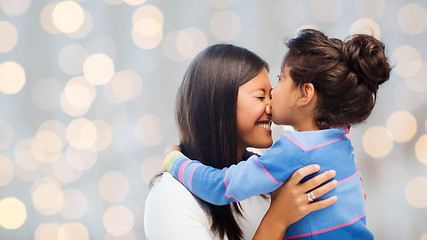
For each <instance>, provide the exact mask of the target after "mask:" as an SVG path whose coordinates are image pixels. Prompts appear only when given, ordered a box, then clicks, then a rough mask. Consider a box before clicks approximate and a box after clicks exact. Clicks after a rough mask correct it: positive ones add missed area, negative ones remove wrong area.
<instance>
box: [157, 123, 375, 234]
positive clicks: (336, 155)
mask: <svg viewBox="0 0 427 240" xmlns="http://www.w3.org/2000/svg"><path fill="white" fill-rule="evenodd" d="M314 163H316V164H319V165H320V167H321V168H320V171H319V173H321V172H324V171H326V170H330V169H334V170H336V172H337V174H336V176H335V179H337V181H338V185H337V187H336V188H335V189H334V190H332V191H331V192H329V193H327V194H325V195H324V196H322V197H320V198H318V199H316V200H319V199H320V200H321V199H326V198H328V197H330V196H334V195H336V196H337V197H338V200H337V201H336V202H335V203H334V204H332V205H331V206H329V207H327V208H325V209H321V210H318V211H314V212H312V213H310V214H308V215H306V216H305V217H304V218H302V219H301V220H300V221H298V222H296V223H294V224H292V225H291V226H290V227H289V228H288V229H287V231H286V234H285V236H284V238H283V239H312V240H315V239H316V240H317V239H319V240H320V239H346V240H351V239H363V240H369V239H374V237H373V235H372V233H371V232H370V231H369V230H368V229H367V227H366V213H365V205H364V196H363V189H362V186H361V182H360V173H359V170H358V169H357V168H356V166H355V162H354V156H353V147H352V145H351V142H350V140H349V139H348V138H347V137H346V130H345V129H344V128H332V129H327V130H319V131H307V132H295V131H286V132H284V133H283V135H282V136H281V138H280V139H279V140H278V141H277V142H276V143H275V144H274V145H273V146H272V147H271V148H270V149H269V150H267V151H266V153H265V154H264V155H263V156H258V155H252V156H251V157H250V158H248V159H247V160H246V161H241V162H239V163H238V164H237V165H232V166H230V167H229V168H223V169H222V170H220V169H215V168H212V167H210V166H206V165H203V164H201V163H200V162H198V161H192V160H189V159H188V158H187V157H185V156H184V155H182V154H181V153H179V152H173V153H171V154H169V155H168V156H167V157H166V159H165V162H164V168H165V169H166V170H168V171H169V172H170V173H171V174H172V175H173V176H174V177H175V178H177V179H178V180H179V181H180V182H181V183H182V184H184V186H185V187H186V188H187V189H189V190H190V191H191V192H192V193H194V194H195V195H196V196H198V197H200V198H201V199H203V200H205V201H207V202H210V203H212V204H216V205H225V204H228V203H230V202H235V201H241V200H244V199H246V198H249V197H251V196H254V195H258V194H264V193H270V192H272V191H274V190H275V189H277V188H279V187H280V186H281V185H282V184H283V183H284V182H286V180H287V179H288V178H289V177H290V176H291V175H292V173H293V172H294V171H295V170H297V169H299V168H301V167H303V166H307V165H310V164H314ZM310 177H312V176H310ZM307 179H308V178H307ZM307 179H303V181H305V180H307Z"/></svg>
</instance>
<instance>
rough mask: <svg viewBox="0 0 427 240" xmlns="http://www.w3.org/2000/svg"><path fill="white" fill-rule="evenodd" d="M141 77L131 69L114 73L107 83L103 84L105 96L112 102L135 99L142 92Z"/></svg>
mask: <svg viewBox="0 0 427 240" xmlns="http://www.w3.org/2000/svg"><path fill="white" fill-rule="evenodd" d="M142 87H143V83H142V79H141V76H139V74H138V73H136V72H135V71H133V70H123V71H119V72H117V73H116V74H114V77H113V78H112V79H111V81H110V82H109V83H108V84H105V85H104V86H103V90H104V95H105V97H106V98H107V99H108V100H109V101H111V102H113V103H123V102H127V101H131V100H135V99H136V98H137V97H139V96H140V94H141V92H142Z"/></svg>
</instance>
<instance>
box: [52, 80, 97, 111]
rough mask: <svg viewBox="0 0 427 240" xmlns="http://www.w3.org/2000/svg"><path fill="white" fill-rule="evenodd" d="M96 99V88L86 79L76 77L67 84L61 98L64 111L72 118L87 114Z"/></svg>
mask: <svg viewBox="0 0 427 240" xmlns="http://www.w3.org/2000/svg"><path fill="white" fill-rule="evenodd" d="M95 97H96V91H95V87H94V86H93V85H92V84H91V83H89V82H88V81H87V80H86V79H85V78H84V77H81V76H79V77H74V78H72V79H70V80H69V81H68V82H67V85H66V86H65V89H64V91H63V92H62V94H61V97H60V103H61V107H62V110H64V112H66V113H67V114H68V115H70V116H82V115H84V114H86V112H87V111H88V110H89V108H90V107H91V105H92V102H93V100H94V99H95Z"/></svg>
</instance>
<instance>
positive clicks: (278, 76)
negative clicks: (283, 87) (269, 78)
mask: <svg viewBox="0 0 427 240" xmlns="http://www.w3.org/2000/svg"><path fill="white" fill-rule="evenodd" d="M277 81H278V82H280V75H279V74H277Z"/></svg>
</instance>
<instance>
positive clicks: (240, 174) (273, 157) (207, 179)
mask: <svg viewBox="0 0 427 240" xmlns="http://www.w3.org/2000/svg"><path fill="white" fill-rule="evenodd" d="M292 145H293V143H291V142H290V141H287V139H283V138H282V139H281V140H279V141H277V142H276V143H275V144H274V145H273V147H272V148H270V149H269V150H268V151H267V153H266V154H265V155H264V156H261V157H259V156H257V155H253V156H251V157H250V158H248V159H247V160H246V161H241V162H239V163H238V164H237V165H232V166H230V167H229V168H223V169H216V168H213V167H210V166H206V165H203V164H201V163H200V162H198V161H194V160H190V159H188V158H187V157H186V156H184V155H183V154H182V153H180V152H177V151H174V152H171V153H169V154H168V155H167V156H166V158H165V160H164V162H163V169H164V170H165V171H169V172H170V173H171V174H172V175H173V176H174V177H175V178H176V179H178V180H179V181H180V182H181V183H182V184H183V185H184V186H185V187H186V188H187V189H188V190H190V192H192V193H193V194H195V195H196V196H198V197H200V198H201V199H203V200H205V201H207V202H210V203H212V204H215V205H226V204H228V203H230V202H236V201H241V200H244V199H246V198H249V197H251V196H255V195H259V194H263V193H270V192H272V191H274V190H276V189H277V188H279V187H280V186H281V185H282V184H283V182H284V181H285V180H286V179H288V178H289V177H290V176H291V175H292V173H293V172H294V171H296V170H297V169H299V168H300V167H302V166H303V164H302V163H301V162H300V161H299V157H300V156H301V154H300V152H295V151H294V150H290V146H292ZM294 149H295V148H294Z"/></svg>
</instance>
